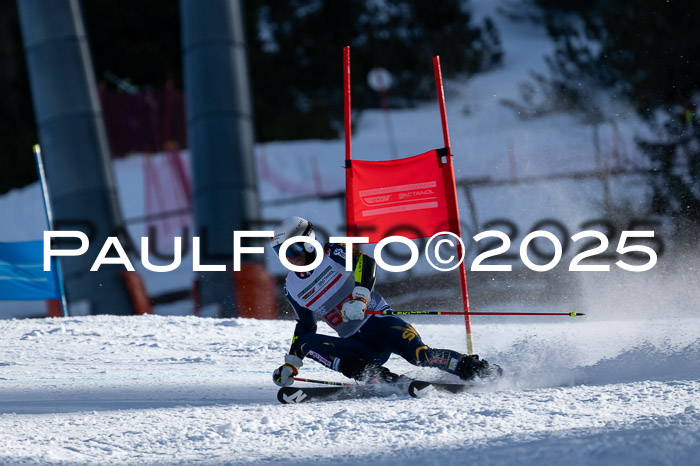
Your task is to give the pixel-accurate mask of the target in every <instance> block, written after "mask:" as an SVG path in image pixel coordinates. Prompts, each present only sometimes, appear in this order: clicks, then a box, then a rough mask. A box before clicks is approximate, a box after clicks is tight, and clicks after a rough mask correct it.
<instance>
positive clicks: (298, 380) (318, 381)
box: [294, 377, 355, 386]
mask: <svg viewBox="0 0 700 466" xmlns="http://www.w3.org/2000/svg"><path fill="white" fill-rule="evenodd" d="M294 380H296V381H297V382H310V383H320V384H322V385H352V386H354V385H355V384H354V383H347V382H332V381H330V380H315V379H307V378H304V377H294Z"/></svg>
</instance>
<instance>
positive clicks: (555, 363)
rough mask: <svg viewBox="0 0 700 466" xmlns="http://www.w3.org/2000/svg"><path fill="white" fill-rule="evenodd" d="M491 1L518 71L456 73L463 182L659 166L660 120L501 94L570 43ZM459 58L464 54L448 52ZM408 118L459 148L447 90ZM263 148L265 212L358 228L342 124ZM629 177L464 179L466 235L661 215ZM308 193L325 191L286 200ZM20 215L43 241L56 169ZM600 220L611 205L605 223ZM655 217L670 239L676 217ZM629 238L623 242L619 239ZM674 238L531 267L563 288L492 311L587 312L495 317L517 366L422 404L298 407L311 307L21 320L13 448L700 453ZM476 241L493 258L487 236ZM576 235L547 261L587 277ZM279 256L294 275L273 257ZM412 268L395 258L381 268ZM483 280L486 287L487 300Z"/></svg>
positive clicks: (85, 458)
mask: <svg viewBox="0 0 700 466" xmlns="http://www.w3.org/2000/svg"><path fill="white" fill-rule="evenodd" d="M472 3H474V4H475V5H476V13H477V16H482V15H485V14H490V15H493V14H494V11H495V9H496V8H497V6H498V5H499V4H500V3H501V2H492V1H488V0H484V1H479V2H472ZM492 17H493V18H494V19H495V20H496V23H497V26H498V28H499V32H500V33H501V37H502V40H503V45H504V48H505V56H504V65H503V67H501V68H498V69H495V70H493V71H491V72H489V73H485V74H483V75H478V76H476V77H474V78H473V79H470V80H456V81H449V82H447V83H446V92H447V109H448V118H449V123H450V131H451V136H452V147H453V151H454V153H455V159H454V162H455V173H456V178H457V180H458V182H459V181H461V180H465V179H472V180H474V179H478V178H482V177H490V178H492V179H496V180H512V179H513V178H518V179H523V178H527V177H543V176H548V175H561V174H572V173H576V172H586V171H592V170H598V169H601V168H604V167H605V166H607V167H611V166H614V165H615V164H617V163H619V164H620V168H627V169H634V168H638V167H641V166H644V159H643V157H641V156H640V154H639V153H638V152H637V151H636V150H635V147H634V143H633V138H634V136H635V135H636V134H638V133H640V132H642V131H643V129H642V128H643V127H641V126H640V125H639V123H638V122H637V121H635V119H634V118H633V117H631V116H629V115H627V114H626V113H625V112H624V111H623V112H620V113H619V114H618V115H616V117H615V124H616V126H617V129H615V127H614V126H613V125H603V126H601V127H600V128H598V130H599V134H598V136H599V143H600V146H599V147H600V151H599V153H596V150H595V145H594V143H593V140H594V129H593V128H592V127H590V126H582V125H581V124H580V122H578V121H577V120H576V119H575V118H573V117H571V116H567V115H561V114H559V115H550V116H547V117H544V118H542V119H538V120H527V121H522V120H520V119H518V117H517V116H516V115H515V114H514V113H513V111H511V110H510V109H508V108H506V107H504V106H503V105H501V103H500V101H501V99H504V98H511V99H513V98H517V96H518V89H519V85H520V83H522V82H523V81H524V80H526V79H527V77H528V73H529V72H530V71H531V70H537V71H543V70H544V67H545V65H544V60H543V55H544V54H545V53H547V52H549V51H551V43H550V42H549V40H548V38H547V36H546V34H545V32H544V31H543V30H541V29H539V28H537V27H535V26H533V25H532V24H527V23H511V22H510V21H508V20H507V19H505V18H504V17H502V16H492ZM339 56H340V51H339ZM447 63H449V57H443V67H444V66H446V64H447ZM426 66H427V67H429V66H431V62H430V57H426ZM391 118H392V123H393V128H394V131H395V137H396V139H397V145H398V149H399V153H400V154H401V155H414V154H418V153H421V152H424V151H426V150H429V149H433V148H436V147H440V146H442V133H441V129H440V120H439V115H438V110H437V104H436V103H425V104H422V105H421V106H419V107H418V108H415V109H404V110H400V111H392V114H391ZM355 129H356V134H355V135H354V137H353V151H354V156H355V157H356V158H362V159H386V158H388V154H389V144H388V137H387V134H386V131H385V130H386V126H385V116H384V115H383V114H382V112H380V111H368V112H364V113H363V114H362V116H361V118H360V119H359V120H358V121H356V124H355ZM615 151H617V153H618V156H619V158H615V157H613V155H612V154H613V153H615ZM256 153H257V161H258V173H259V174H260V185H259V186H260V196H261V200H262V202H263V212H262V213H263V218H265V219H279V218H283V217H286V216H289V215H302V216H305V217H307V218H310V219H312V220H313V221H314V222H316V223H317V224H319V225H323V227H325V229H326V230H327V231H329V232H330V233H342V230H341V228H340V226H341V225H342V223H343V217H342V214H341V212H342V211H341V205H340V204H339V202H338V200H325V201H324V200H320V199H319V198H318V197H319V194H330V193H336V192H339V191H342V190H343V188H344V173H343V169H342V168H341V165H342V159H343V141H342V140H335V141H296V142H275V143H268V144H264V145H258V147H257V152H256ZM183 157H184V160H185V161H186V160H187V157H188V154H187V153H184V154H183ZM151 161H152V162H153V163H154V164H156V166H157V167H158V169H157V170H156V172H158V173H161V174H167V173H168V164H167V163H166V160H165V159H164V156H163V155H155V156H153V157H152V159H151ZM143 167H144V160H143V159H142V158H141V157H139V156H134V157H129V158H126V159H121V160H117V161H115V163H114V169H115V176H116V182H117V186H118V190H119V198H120V203H121V206H122V210H123V212H124V217H125V218H127V219H130V218H136V217H141V216H143V215H145V214H147V213H148V212H147V209H146V204H147V202H146V201H145V199H146V191H147V187H146V183H145V178H144V170H143ZM317 173H321V174H322V176H321V177H317V176H316V174H317ZM160 181H161V182H164V183H165V182H166V181H167V180H166V179H161V180H160ZM608 182H609V186H608V187H609V196H608V199H606V197H605V195H604V189H603V188H604V181H603V180H602V179H600V178H581V179H572V178H562V179H558V180H548V181H537V182H524V183H521V184H518V185H515V184H503V185H491V186H475V187H473V188H472V193H473V201H474V207H475V210H472V209H471V208H470V206H469V205H468V203H467V202H466V192H465V190H464V187H463V185H460V187H459V190H458V191H459V192H458V196H459V202H460V211H461V215H462V221H463V223H464V224H465V225H464V227H465V234H464V235H463V236H464V239H465V240H467V241H468V240H469V238H470V237H471V236H473V235H474V234H476V233H477V232H479V231H483V230H484V228H483V227H484V224H486V223H487V222H489V221H491V220H494V219H507V220H509V221H510V222H512V223H513V224H514V225H516V226H517V227H518V229H519V233H518V234H517V235H514V236H517V237H513V238H511V239H512V244H513V246H512V248H511V251H512V252H516V253H517V252H518V246H519V243H520V240H521V239H522V237H523V236H524V235H525V234H526V233H527V232H528V231H529V230H530V229H531V228H532V227H533V226H534V225H536V224H537V222H540V221H542V220H545V219H550V220H551V219H554V220H556V221H558V222H560V224H562V225H564V227H565V228H566V229H567V230H568V236H571V235H573V234H574V233H577V232H579V231H582V230H583V229H586V228H590V227H593V228H596V227H597V228H600V227H603V225H602V224H600V221H601V220H603V221H610V222H612V223H614V224H615V225H617V226H618V229H624V228H625V225H626V223H625V222H627V221H628V220H630V219H632V218H634V217H635V216H638V215H639V214H640V213H641V212H643V211H644V207H645V203H644V199H645V197H644V194H645V192H646V189H647V188H646V185H645V183H644V180H643V179H642V178H641V177H638V176H628V177H615V178H611V179H609V180H608ZM151 188H152V187H151ZM298 196H311V197H313V198H314V199H312V200H307V201H299V202H297V203H294V204H289V203H285V202H284V201H285V200H289V199H290V198H294V197H298ZM280 200H281V202H280ZM606 203H607V204H608V205H607V206H606ZM0 211H1V212H2V213H3V222H2V224H0V241H26V240H39V239H41V237H42V231H43V230H44V229H45V228H46V222H45V218H44V212H43V206H42V200H41V196H40V190H39V187H38V185H37V184H34V185H31V186H28V187H26V188H24V189H21V190H15V191H13V192H10V193H8V194H7V195H5V196H2V197H0ZM593 220H598V221H599V223H598V224H595V225H592V226H591V225H589V227H585V224H586V222H590V221H593ZM474 222H476V224H474ZM655 229H656V228H655ZM656 231H657V234H658V235H659V236H660V237H662V238H663V239H664V240H665V239H666V237H665V236H664V235H665V231H664V230H663V228H662V227H661V226H659V229H658V230H656ZM130 232H131V234H132V235H133V236H134V237H140V236H143V235H144V234H145V225H144V224H143V223H140V224H139V223H133V224H130ZM177 233H178V232H177V231H171V232H170V234H171V235H175V234H177ZM560 233H561V232H560ZM560 236H561V235H560ZM618 237H619V232H618ZM161 240H162V242H163V243H167V238H166V237H163V238H161V239H159V244H160V243H161ZM616 244H617V242H616V240H615V239H613V238H611V248H610V249H609V252H614V249H615V246H616ZM666 246H667V251H666V254H664V255H663V256H661V257H660V258H659V263H658V264H657V266H656V267H655V268H654V269H653V270H652V271H650V272H644V273H640V274H633V273H630V272H624V271H621V270H615V271H614V272H610V273H580V274H579V275H576V280H570V281H567V282H565V283H566V285H565V286H559V287H554V286H551V285H548V284H547V282H546V281H545V282H543V283H537V284H530V285H528V286H530V287H531V288H536V287H546V288H544V289H545V291H546V292H547V295H548V296H550V297H551V299H549V300H548V302H547V303H546V304H543V303H537V306H536V309H533V308H532V306H526V305H523V304H522V303H517V302H514V303H511V304H509V305H508V306H506V307H504V304H503V303H500V302H498V303H496V302H494V303H485V304H483V305H482V306H481V307H477V308H476V309H474V310H475V311H491V310H493V311H533V310H535V311H537V310H540V311H547V310H551V311H566V312H570V311H573V310H576V311H584V312H586V313H587V315H586V316H585V317H583V318H577V319H570V318H562V319H545V318H539V317H538V318H520V319H511V318H503V317H486V318H484V317H480V318H476V317H475V318H474V319H473V323H474V336H475V345H476V350H477V352H478V353H480V354H481V355H482V356H483V357H485V358H487V359H489V360H490V361H491V362H497V363H499V364H501V365H502V366H503V367H504V368H505V370H506V375H505V376H504V378H503V379H502V380H500V381H499V382H498V383H496V384H494V385H484V386H482V387H480V388H479V389H478V390H476V391H475V392H473V393H467V394H460V395H438V396H433V397H430V398H427V399H420V400H414V399H411V398H409V397H407V396H394V397H392V398H388V399H386V398H385V399H365V400H352V401H343V402H324V403H316V404H313V405H310V404H306V405H298V406H293V405H292V406H283V405H280V404H278V402H277V401H276V398H275V393H276V387H275V386H274V385H273V384H272V383H271V380H270V374H271V371H272V370H274V368H276V367H277V366H278V365H279V364H280V363H281V361H282V356H283V354H284V353H285V352H286V351H287V349H288V347H289V343H290V337H291V333H292V327H293V322H291V321H258V320H245V319H234V320H222V319H206V318H196V317H192V316H180V317H175V316H174V315H175V314H191V313H192V306H191V303H189V302H183V303H180V304H178V305H176V306H166V307H158V308H157V309H156V311H157V312H159V313H160V314H163V315H160V316H144V317H109V316H96V317H71V318H65V319H23V320H22V319H12V320H0V333H1V334H2V336H3V342H2V344H1V346H0V348H1V349H2V351H1V352H0V463H1V464H191V463H201V464H245V463H254V462H275V463H280V464H319V463H320V464H331V463H333V464H336V463H344V464H357V463H374V464H406V463H410V464H413V463H416V464H464V463H474V464H484V465H490V464H498V465H510V464H531V465H540V464H591V465H593V464H595V465H598V464H625V465H627V464H629V465H644V464H669V465H686V464H687V465H690V464H699V463H698V458H700V363H699V362H698V361H700V339H699V336H700V316H699V315H698V305H697V303H698V302H699V301H700V290H699V289H698V287H697V283H698V281H699V280H700V274H698V267H697V258H695V257H693V256H689V255H688V251H679V250H674V248H673V245H669V244H666ZM468 248H469V246H468ZM471 248H472V250H471V252H470V254H471V258H472V259H473V257H474V251H473V250H474V244H473V243H472V244H471ZM575 252H578V245H577V251H574V248H573V247H570V248H569V251H568V253H565V259H564V260H563V261H562V264H561V265H560V266H559V267H558V268H557V269H556V270H554V271H552V272H548V273H551V274H563V275H566V274H567V273H568V274H569V275H568V276H572V275H571V274H572V273H573V272H567V271H566V267H567V265H566V264H568V263H569V261H570V258H571V257H572V256H573V254H574V253H575ZM135 265H137V267H138V264H135ZM268 266H269V268H270V270H271V271H272V272H273V273H275V274H280V273H282V272H283V269H282V268H281V266H280V265H279V264H276V263H275V262H273V261H269V262H268ZM515 266H516V270H514V271H513V272H510V273H508V272H506V273H502V274H500V275H499V276H498V277H496V278H494V286H495V287H501V288H502V289H503V290H506V289H510V288H511V287H516V286H519V285H518V283H517V280H515V278H517V276H519V275H520V272H521V271H522V264H515ZM518 266H519V268H518ZM418 269H420V266H419V267H418ZM562 269H563V270H562ZM613 269H615V267H614V266H613ZM140 272H141V273H142V274H143V276H144V278H145V281H146V286H147V288H148V291H149V294H151V295H156V294H158V293H162V292H165V291H172V290H177V289H187V288H189V286H190V284H191V281H192V273H191V256H187V257H184V258H183V264H182V266H181V268H180V269H179V270H178V271H176V272H171V273H166V274H156V273H147V272H145V271H144V270H143V269H142V268H141V270H140ZM419 272H421V273H422V270H419ZM548 273H545V274H544V275H546V274H548ZM473 278H474V274H470V280H471V279H473ZM393 279H394V277H391V276H390V274H382V275H381V276H380V282H382V283H386V282H392V281H393ZM476 282H477V283H479V282H478V281H476ZM470 283H474V282H472V281H470ZM574 285H575V286H574ZM392 286H393V285H392ZM397 286H398V285H397ZM573 288H576V289H575V290H574V289H573ZM436 291H439V292H442V293H445V292H449V290H447V291H445V290H436ZM524 291H525V292H526V291H527V290H524ZM429 292H432V290H429V291H428V292H422V291H414V290H411V292H410V293H406V296H405V299H403V300H399V299H398V298H397V299H395V300H393V301H392V304H394V305H395V306H396V307H397V308H399V307H401V306H405V305H406V304H407V303H408V304H410V303H411V302H412V301H411V300H412V299H413V298H414V297H416V298H417V297H419V296H418V294H421V293H423V294H424V295H427V293H429ZM483 292H484V288H483V287H481V288H480V287H479V286H474V287H472V286H470V296H472V298H473V302H479V299H480V296H481V294H482V293H483ZM454 293H458V291H456V290H455V291H454ZM414 295H415V296H414ZM430 296H431V295H430ZM430 296H428V298H429V297H430ZM423 298H425V296H423ZM44 309H45V308H44V303H43V302H21V303H19V302H0V316H1V317H2V318H3V319H9V318H11V317H13V316H27V315H41V314H43V313H44V312H45V310H44ZM413 322H414V323H415V324H416V326H417V329H418V330H419V331H420V332H421V334H422V335H423V337H424V340H425V341H426V342H427V343H428V344H431V345H434V346H438V347H441V346H442V347H449V348H452V349H455V350H460V351H464V350H465V341H464V327H463V324H462V323H461V320H460V318H454V319H453V318H443V317H440V318H439V319H438V318H427V317H424V318H416V319H415V320H414V321H413ZM322 331H325V329H322ZM388 365H389V366H390V367H391V368H392V369H394V370H395V371H397V372H402V373H406V374H407V375H411V376H420V377H426V378H427V377H440V376H441V375H440V374H438V373H436V372H432V371H431V370H429V369H417V368H414V367H412V366H410V365H408V364H407V363H405V362H404V361H402V360H400V359H398V358H392V359H391V360H390V361H389V363H388ZM302 371H303V375H305V376H308V377H312V378H335V379H336V380H340V379H341V378H342V377H341V376H339V375H338V374H333V373H330V372H327V371H325V370H324V369H323V368H321V367H320V366H318V365H315V364H314V363H312V362H310V363H309V364H307V365H305V366H304V367H303V369H302Z"/></svg>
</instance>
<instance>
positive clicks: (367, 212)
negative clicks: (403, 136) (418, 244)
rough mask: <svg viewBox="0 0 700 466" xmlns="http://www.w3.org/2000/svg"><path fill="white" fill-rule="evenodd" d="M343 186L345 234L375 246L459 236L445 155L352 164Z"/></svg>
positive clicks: (443, 151)
mask: <svg viewBox="0 0 700 466" xmlns="http://www.w3.org/2000/svg"><path fill="white" fill-rule="evenodd" d="M349 171H350V173H349V174H348V175H349V176H348V179H347V181H348V183H347V186H346V194H345V196H346V204H347V205H346V208H347V209H348V215H347V218H348V234H349V235H351V236H368V237H369V242H370V243H377V242H379V241H380V240H382V239H383V238H385V237H387V236H394V235H399V236H405V237H407V238H411V239H414V238H425V237H429V236H432V235H434V234H435V233H438V232H440V231H451V232H453V233H455V234H459V214H458V212H457V202H456V201H457V200H456V194H455V183H454V175H453V171H452V164H451V160H450V156H449V155H448V153H447V150H446V149H438V150H431V151H429V152H426V153H424V154H420V155H416V156H414V157H407V158H404V159H399V160H389V161H381V162H370V161H364V160H352V161H351V167H350V168H349Z"/></svg>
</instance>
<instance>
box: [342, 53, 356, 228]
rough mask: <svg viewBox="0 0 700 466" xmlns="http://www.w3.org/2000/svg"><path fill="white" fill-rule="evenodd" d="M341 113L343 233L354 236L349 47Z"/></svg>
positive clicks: (346, 56) (344, 73)
mask: <svg viewBox="0 0 700 466" xmlns="http://www.w3.org/2000/svg"><path fill="white" fill-rule="evenodd" d="M343 112H344V117H345V118H344V120H345V231H346V233H347V235H348V236H355V226H354V224H353V223H352V218H353V217H352V213H353V208H354V207H353V202H352V192H353V191H352V189H353V187H352V169H351V163H352V146H351V144H352V141H351V140H352V119H351V111H350V47H348V46H346V47H343Z"/></svg>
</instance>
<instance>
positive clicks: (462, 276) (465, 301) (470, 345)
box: [433, 56, 474, 354]
mask: <svg viewBox="0 0 700 466" xmlns="http://www.w3.org/2000/svg"><path fill="white" fill-rule="evenodd" d="M433 69H434V71H435V87H436V88H437V97H438V104H439V105H440V119H441V121H442V137H443V139H444V141H445V148H446V149H447V157H446V158H447V162H446V164H447V165H449V167H450V172H451V175H452V179H451V183H452V186H451V188H452V193H448V197H449V198H451V199H448V202H451V203H452V204H453V206H454V213H455V215H456V217H457V221H456V222H452V223H453V224H452V230H456V231H453V233H455V234H456V235H457V236H459V237H460V238H461V237H462V228H461V226H460V223H459V207H458V205H457V188H456V186H455V174H454V167H453V165H452V148H451V147H450V131H449V129H448V127H447V111H446V110H445V91H444V89H443V87H442V70H441V69H440V57H439V56H435V57H433ZM464 253H465V252H464V251H463V249H462V245H461V243H460V244H457V254H458V256H459V257H462V255H463V254H464ZM465 262H466V261H462V265H461V266H460V267H459V283H460V285H461V288H462V307H463V309H464V326H465V328H466V331H467V353H468V354H474V340H473V338H472V323H471V319H470V317H469V292H468V291H467V269H466V266H465Z"/></svg>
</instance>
